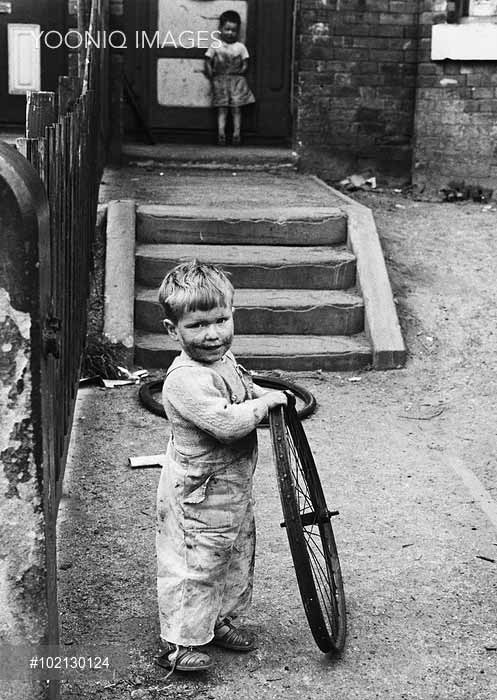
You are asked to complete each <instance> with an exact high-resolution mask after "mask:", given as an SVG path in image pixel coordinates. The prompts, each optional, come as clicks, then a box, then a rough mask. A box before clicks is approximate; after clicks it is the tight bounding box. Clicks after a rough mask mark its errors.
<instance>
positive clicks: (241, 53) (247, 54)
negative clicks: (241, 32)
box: [240, 44, 250, 61]
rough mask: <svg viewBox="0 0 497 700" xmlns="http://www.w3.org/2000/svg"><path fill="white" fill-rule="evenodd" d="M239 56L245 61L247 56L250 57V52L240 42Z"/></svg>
mask: <svg viewBox="0 0 497 700" xmlns="http://www.w3.org/2000/svg"><path fill="white" fill-rule="evenodd" d="M240 58H241V59H242V61H245V60H246V59H247V58H250V54H249V52H248V49H247V47H246V46H245V44H242V48H241V50H240Z"/></svg>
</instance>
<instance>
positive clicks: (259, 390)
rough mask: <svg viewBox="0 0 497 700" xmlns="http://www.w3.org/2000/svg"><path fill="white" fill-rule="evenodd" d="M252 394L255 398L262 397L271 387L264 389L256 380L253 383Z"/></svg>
mask: <svg viewBox="0 0 497 700" xmlns="http://www.w3.org/2000/svg"><path fill="white" fill-rule="evenodd" d="M252 387H253V388H252V394H253V395H254V399H260V398H261V396H264V394H267V392H268V391H269V389H263V387H262V386H259V385H258V384H256V383H255V382H253V384H252Z"/></svg>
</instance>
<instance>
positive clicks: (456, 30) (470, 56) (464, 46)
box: [431, 18, 497, 61]
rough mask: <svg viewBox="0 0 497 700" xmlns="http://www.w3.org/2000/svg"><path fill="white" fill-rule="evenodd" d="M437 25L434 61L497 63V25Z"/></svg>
mask: <svg viewBox="0 0 497 700" xmlns="http://www.w3.org/2000/svg"><path fill="white" fill-rule="evenodd" d="M485 19H486V20H487V21H485V22H468V23H464V24H435V25H433V27H432V34H431V58H432V60H433V61H443V60H445V59H451V60H453V61H497V23H496V22H494V21H493V20H494V18H491V20H490V21H488V18H485Z"/></svg>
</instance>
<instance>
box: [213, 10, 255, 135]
mask: <svg viewBox="0 0 497 700" xmlns="http://www.w3.org/2000/svg"><path fill="white" fill-rule="evenodd" d="M241 23H242V21H241V18H240V15H239V14H238V12H235V11H234V10H227V11H226V12H223V13H222V15H221V16H220V18H219V32H220V41H218V42H217V43H218V44H220V45H219V46H216V47H214V46H212V47H211V48H209V49H207V51H206V52H205V73H206V75H207V77H208V78H209V79H210V81H211V85H212V106H213V107H217V133H218V136H217V140H218V144H219V145H220V146H224V145H225V144H226V117H227V115H228V110H229V109H231V110H232V111H233V139H232V142H233V145H234V146H239V145H240V129H241V122H242V113H241V108H242V107H244V106H245V105H249V104H252V103H253V102H255V97H254V95H253V93H252V91H251V89H250V88H249V85H248V83H247V79H246V77H245V74H246V73H247V68H248V59H249V53H248V51H247V47H246V46H245V44H242V42H241V41H238V38H239V34H240V27H241Z"/></svg>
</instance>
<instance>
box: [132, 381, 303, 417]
mask: <svg viewBox="0 0 497 700" xmlns="http://www.w3.org/2000/svg"><path fill="white" fill-rule="evenodd" d="M252 379H253V380H254V382H256V384H259V386H262V387H264V388H265V389H278V390H279V391H291V392H292V394H295V396H297V398H299V399H300V400H301V401H302V403H303V406H302V408H301V409H299V411H298V415H299V417H300V419H301V420H303V419H304V418H307V416H310V415H311V413H313V412H314V410H315V409H316V398H315V396H314V394H312V393H311V392H310V391H309V390H308V389H306V388H305V387H303V386H300V384H293V383H292V382H288V381H287V380H286V379H280V378H278V377H270V376H265V375H263V374H253V375H252ZM163 383H164V380H163V379H157V380H155V381H152V382H145V384H142V385H141V386H140V389H139V391H138V397H139V399H140V402H141V404H142V405H143V406H144V407H145V408H146V409H147V410H149V411H150V412H151V413H154V414H155V415H156V416H161V417H162V418H167V416H166V412H165V410H164V406H163V405H162V403H160V402H159V401H156V399H155V398H154V395H155V394H158V393H159V392H161V391H162V385H163ZM261 425H268V421H267V419H264V420H263V421H262V423H261Z"/></svg>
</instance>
